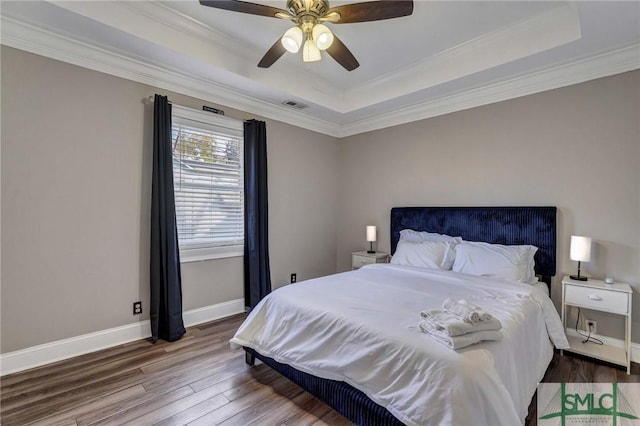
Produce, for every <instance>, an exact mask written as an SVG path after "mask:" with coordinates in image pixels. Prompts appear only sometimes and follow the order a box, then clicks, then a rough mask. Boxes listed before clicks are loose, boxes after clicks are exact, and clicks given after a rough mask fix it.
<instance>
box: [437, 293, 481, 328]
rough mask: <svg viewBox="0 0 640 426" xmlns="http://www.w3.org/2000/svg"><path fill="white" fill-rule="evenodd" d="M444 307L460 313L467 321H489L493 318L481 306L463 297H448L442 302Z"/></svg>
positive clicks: (454, 312) (474, 322) (446, 309)
mask: <svg viewBox="0 0 640 426" xmlns="http://www.w3.org/2000/svg"><path fill="white" fill-rule="evenodd" d="M442 308H443V309H444V310H445V311H449V312H451V313H453V314H456V315H458V316H459V317H460V318H462V319H463V320H465V321H468V322H471V323H473V324H476V323H478V322H480V321H489V320H490V319H492V318H493V316H491V314H489V313H488V312H486V311H484V310H483V309H481V308H479V307H478V306H476V305H474V304H472V303H469V302H467V301H466V300H464V299H462V300H460V301H457V300H453V299H450V298H449V299H447V300H445V301H444V302H443V303H442Z"/></svg>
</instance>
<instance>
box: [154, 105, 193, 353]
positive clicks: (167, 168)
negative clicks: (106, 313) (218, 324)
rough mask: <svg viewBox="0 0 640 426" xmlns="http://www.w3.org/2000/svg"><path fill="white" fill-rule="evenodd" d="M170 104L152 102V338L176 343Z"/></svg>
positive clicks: (178, 289) (178, 318) (178, 288)
mask: <svg viewBox="0 0 640 426" xmlns="http://www.w3.org/2000/svg"><path fill="white" fill-rule="evenodd" d="M171 151H172V145H171V104H170V103H169V101H168V100H167V97H166V96H160V95H156V96H155V99H154V103H153V178H152V187H151V280H150V281H151V301H150V306H149V314H150V319H151V337H152V339H153V342H154V343H155V342H156V341H157V340H158V339H163V340H168V341H170V342H171V341H174V340H178V339H179V338H180V337H182V335H183V334H184V333H185V332H186V330H185V329H184V323H183V321H182V284H181V278H180V253H179V251H178V230H177V227H176V206H175V199H174V196H173V156H172V152H171Z"/></svg>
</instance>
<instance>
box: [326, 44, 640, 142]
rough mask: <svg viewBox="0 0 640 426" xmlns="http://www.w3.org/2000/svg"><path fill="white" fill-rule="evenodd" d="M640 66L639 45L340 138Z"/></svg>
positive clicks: (463, 95)
mask: <svg viewBox="0 0 640 426" xmlns="http://www.w3.org/2000/svg"><path fill="white" fill-rule="evenodd" d="M639 68H640V44H633V45H630V46H626V47H623V48H620V49H617V50H614V51H609V52H604V53H601V54H600V55H597V56H592V57H588V58H583V59H580V60H577V61H574V62H570V63H566V64H563V65H560V66H556V67H552V68H546V69H543V70H538V71H534V72H531V73H527V74H523V75H520V76H518V77H514V78H511V79H508V80H505V81H500V82H497V83H493V84H490V85H486V86H482V87H477V88H474V89H470V90H465V91H462V92H459V93H455V94H452V95H449V96H444V97H440V98H437V99H430V100H428V101H426V102H421V103H417V104H413V105H410V106H407V107H404V108H399V109H397V110H395V111H393V112H389V113H384V114H380V115H376V116H371V117H367V118H365V119H362V120H357V121H353V122H351V123H348V124H345V125H343V126H341V128H340V134H339V137H341V138H344V137H347V136H352V135H357V134H360V133H364V132H369V131H373V130H379V129H383V128H386V127H391V126H397V125H401V124H406V123H409V122H412V121H418V120H424V119H427V118H432V117H437V116H439V115H444V114H449V113H452V112H456V111H462V110H465V109H470V108H475V107H479V106H483V105H488V104H492V103H496V102H502V101H506V100H509V99H514V98H519V97H522V96H527V95H532V94H535V93H540V92H544V91H548V90H553V89H558V88H561V87H566V86H571V85H574V84H578V83H583V82H585V81H589V80H594V79H597V78H602V77H608V76H611V75H615V74H620V73H623V72H628V71H633V70H636V69H639Z"/></svg>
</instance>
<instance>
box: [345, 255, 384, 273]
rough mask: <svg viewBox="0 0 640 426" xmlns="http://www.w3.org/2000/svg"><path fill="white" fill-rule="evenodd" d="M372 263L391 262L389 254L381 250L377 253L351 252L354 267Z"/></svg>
mask: <svg viewBox="0 0 640 426" xmlns="http://www.w3.org/2000/svg"><path fill="white" fill-rule="evenodd" d="M372 263H389V255H388V254H387V253H382V252H379V251H377V252H375V253H367V252H366V251H356V252H354V253H351V268H352V269H359V268H360V267H361V266H364V265H370V264H372Z"/></svg>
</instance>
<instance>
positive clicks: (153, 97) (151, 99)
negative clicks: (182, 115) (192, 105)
mask: <svg viewBox="0 0 640 426" xmlns="http://www.w3.org/2000/svg"><path fill="white" fill-rule="evenodd" d="M154 99H155V96H154V95H151V96H149V97H148V98H145V99H144V101H145V102H148V103H153V101H154ZM167 101H168V102H169V103H170V104H173V102H171V101H170V100H169V99H167ZM185 108H186V107H185Z"/></svg>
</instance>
